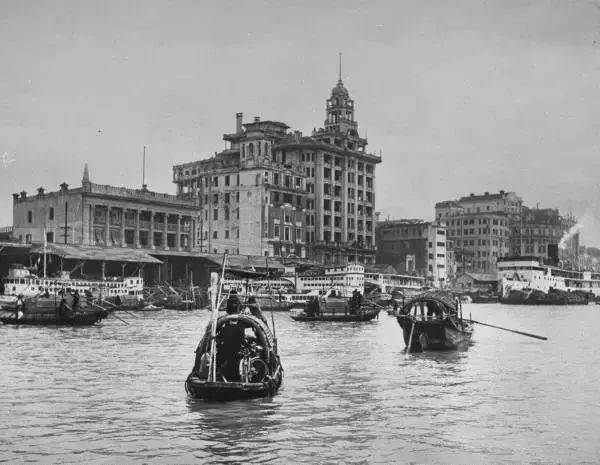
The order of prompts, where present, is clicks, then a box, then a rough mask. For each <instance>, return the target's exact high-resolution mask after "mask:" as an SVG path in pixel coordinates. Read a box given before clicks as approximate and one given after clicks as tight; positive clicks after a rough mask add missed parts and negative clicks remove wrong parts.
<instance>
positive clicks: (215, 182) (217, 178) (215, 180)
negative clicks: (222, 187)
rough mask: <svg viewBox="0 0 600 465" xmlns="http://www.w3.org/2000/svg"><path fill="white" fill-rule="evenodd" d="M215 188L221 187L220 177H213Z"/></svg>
mask: <svg viewBox="0 0 600 465" xmlns="http://www.w3.org/2000/svg"><path fill="white" fill-rule="evenodd" d="M213 186H214V187H219V176H213Z"/></svg>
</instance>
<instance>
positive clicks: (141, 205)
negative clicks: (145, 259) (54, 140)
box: [12, 165, 197, 251]
mask: <svg viewBox="0 0 600 465" xmlns="http://www.w3.org/2000/svg"><path fill="white" fill-rule="evenodd" d="M196 218H197V207H196V203H195V202H194V201H193V200H189V199H188V200H186V199H180V198H178V197H177V196H175V195H170V194H162V193H158V192H153V191H150V190H148V189H147V188H146V186H142V188H141V189H130V188H126V187H116V186H109V185H105V184H96V183H93V182H91V181H90V176H89V172H88V167H87V165H86V166H85V169H84V173H83V178H82V181H81V187H75V188H69V186H68V184H67V183H62V184H61V185H60V190H58V191H53V192H46V191H45V189H44V188H42V187H40V188H38V191H37V194H35V195H27V192H25V191H23V192H21V193H16V194H13V231H12V235H13V238H15V239H17V240H18V241H19V242H25V243H41V242H44V241H46V242H48V243H54V242H56V243H61V244H77V245H86V246H109V247H129V248H136V249H140V248H141V249H147V250H177V251H181V250H188V251H191V250H193V248H194V243H195V241H194V236H193V234H194V230H195V228H194V225H195V222H196Z"/></svg>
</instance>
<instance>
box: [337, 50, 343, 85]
mask: <svg viewBox="0 0 600 465" xmlns="http://www.w3.org/2000/svg"><path fill="white" fill-rule="evenodd" d="M338 83H339V84H341V83H342V52H339V68H338Z"/></svg>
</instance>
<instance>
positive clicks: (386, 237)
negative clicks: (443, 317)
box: [376, 219, 448, 287]
mask: <svg viewBox="0 0 600 465" xmlns="http://www.w3.org/2000/svg"><path fill="white" fill-rule="evenodd" d="M376 242H377V263H381V264H388V265H392V266H393V267H394V268H395V269H396V270H397V271H398V273H400V274H414V275H416V276H423V277H425V278H427V280H428V281H429V282H431V283H432V284H434V285H435V286H436V287H444V285H445V283H446V282H447V280H448V257H447V250H446V247H447V242H446V226H445V225H444V224H440V223H436V222H426V221H423V220H412V219H411V220H408V219H405V220H391V221H390V220H387V221H380V222H378V223H377V228H376Z"/></svg>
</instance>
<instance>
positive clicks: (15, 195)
mask: <svg viewBox="0 0 600 465" xmlns="http://www.w3.org/2000/svg"><path fill="white" fill-rule="evenodd" d="M13 200H14V201H15V202H16V201H17V200H19V194H18V193H16V192H15V193H14V194H13Z"/></svg>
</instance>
